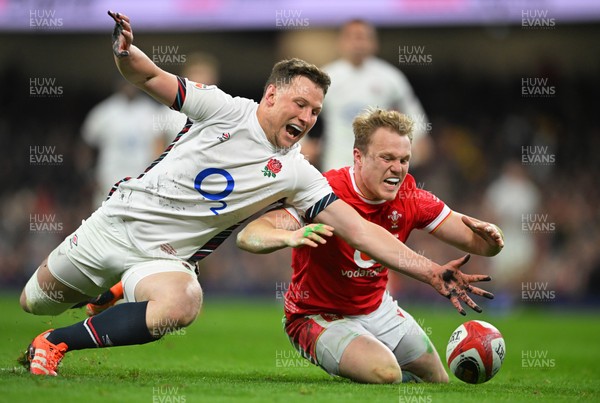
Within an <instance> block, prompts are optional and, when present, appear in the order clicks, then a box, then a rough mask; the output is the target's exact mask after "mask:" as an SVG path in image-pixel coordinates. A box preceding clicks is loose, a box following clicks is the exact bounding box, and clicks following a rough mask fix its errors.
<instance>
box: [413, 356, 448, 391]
mask: <svg viewBox="0 0 600 403" xmlns="http://www.w3.org/2000/svg"><path fill="white" fill-rule="evenodd" d="M402 369H403V370H405V371H409V372H411V373H413V374H415V375H416V376H418V377H419V378H421V379H422V380H424V381H425V382H434V383H448V374H447V373H446V370H445V369H444V365H443V364H442V361H441V360H440V356H439V355H438V353H437V351H436V350H435V349H434V348H432V351H428V352H425V353H423V354H422V355H421V356H420V357H419V358H417V359H416V360H414V361H412V362H410V363H408V364H404V365H403V366H402Z"/></svg>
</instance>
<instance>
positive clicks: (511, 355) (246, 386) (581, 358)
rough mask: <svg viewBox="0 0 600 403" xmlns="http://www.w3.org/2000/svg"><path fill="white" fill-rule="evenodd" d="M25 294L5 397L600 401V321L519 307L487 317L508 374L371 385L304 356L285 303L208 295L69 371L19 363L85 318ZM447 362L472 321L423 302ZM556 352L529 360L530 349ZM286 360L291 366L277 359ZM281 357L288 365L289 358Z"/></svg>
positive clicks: (14, 312) (2, 348)
mask: <svg viewBox="0 0 600 403" xmlns="http://www.w3.org/2000/svg"><path fill="white" fill-rule="evenodd" d="M17 301H18V299H17V296H16V295H4V296H0V312H1V313H2V315H1V316H0V337H1V338H2V343H1V344H0V368H2V369H1V371H0V401H6V402H27V403H34V402H56V401H58V402H72V401H73V402H75V401H76V402H85V403H91V402H106V401H113V402H186V403H190V402H236V401H237V402H285V403H292V402H311V403H315V402H369V403H375V402H461V403H462V402H478V403H481V402H532V401H539V402H549V401H550V402H552V401H562V402H572V401H576V400H584V401H585V400H587V401H599V400H600V370H599V366H598V363H599V362H600V342H599V338H598V336H599V335H600V316H599V315H597V313H594V312H591V313H587V314H585V313H576V312H543V311H519V312H515V313H513V314H511V315H506V316H498V317H494V316H488V315H485V314H482V315H477V314H475V313H469V316H468V317H467V319H482V320H487V321H489V322H491V323H493V324H494V325H496V327H498V328H499V329H500V330H501V331H502V333H503V335H504V339H505V341H506V347H507V354H506V360H505V362H504V366H503V368H502V370H501V371H500V372H499V373H498V375H497V376H496V377H495V378H494V379H492V380H491V381H489V382H488V383H486V384H482V385H468V384H465V383H462V382H460V381H459V380H457V379H456V378H453V377H451V382H450V384H448V385H422V384H419V385H416V384H410V385H361V384H355V383H352V382H349V381H346V380H342V379H334V378H332V377H330V376H328V375H327V374H325V373H324V372H323V371H322V370H320V369H319V368H316V367H314V366H309V365H308V364H307V363H305V362H304V361H302V360H300V359H297V358H296V357H295V355H294V353H293V352H292V349H291V347H290V345H289V343H288V341H287V339H286V337H285V336H284V334H283V332H282V330H281V322H280V319H281V309H280V307H279V306H278V305H277V304H274V303H267V302H257V301H252V300H240V301H235V302H225V301H223V300H216V299H212V300H211V299H210V298H207V301H206V304H205V307H204V310H203V312H202V315H201V317H200V318H199V319H198V320H197V321H196V322H195V323H194V324H193V325H192V326H191V327H190V328H188V329H185V330H182V331H180V332H179V333H178V334H172V335H169V336H167V337H166V338H164V339H163V340H161V341H159V342H156V343H151V344H148V345H144V346H132V347H118V348H112V349H102V350H100V349H98V350H85V351H74V352H70V353H68V355H67V356H66V358H65V360H64V361H63V364H62V366H61V368H60V375H59V376H58V377H55V378H54V377H34V376H32V375H29V374H28V373H25V372H24V371H22V370H21V369H20V368H18V367H17V366H16V358H17V357H18V355H19V353H20V352H21V351H22V350H24V348H25V347H26V345H27V344H28V343H29V341H30V340H31V339H32V338H33V336H35V335H37V334H38V333H40V332H41V331H43V330H45V329H47V328H49V327H60V326H64V325H68V324H71V323H74V322H75V321H76V320H79V319H81V318H83V312H82V311H69V312H68V313H66V314H63V315H61V316H59V317H55V318H50V317H35V316H32V315H28V314H25V313H23V312H21V310H20V308H19V307H18V302H17ZM410 311H411V312H412V313H413V315H414V316H415V318H416V319H417V320H418V321H419V322H420V323H421V325H422V326H423V327H424V329H425V330H426V331H427V332H428V333H429V334H430V337H431V339H432V341H433V342H434V344H435V345H436V347H437V349H438V352H440V355H441V356H442V357H444V355H445V347H446V342H447V341H448V337H449V336H450V333H451V332H452V331H453V330H454V329H455V328H456V327H457V326H458V325H459V324H460V323H461V322H462V321H463V320H466V319H463V318H462V317H461V316H459V315H458V314H456V312H455V311H453V309H452V307H451V306H450V305H448V307H447V308H446V309H443V308H438V309H436V310H426V309H412V310H410ZM526 353H530V354H534V355H536V356H539V355H542V356H544V355H545V357H544V358H543V359H541V360H538V361H535V360H534V361H531V365H530V367H528V366H527V363H525V364H524V363H523V357H522V356H523V354H526ZM278 358H281V359H282V360H283V361H285V363H286V364H289V363H290V362H291V363H292V364H293V366H291V365H286V366H282V365H277V359H278ZM280 362H281V361H280Z"/></svg>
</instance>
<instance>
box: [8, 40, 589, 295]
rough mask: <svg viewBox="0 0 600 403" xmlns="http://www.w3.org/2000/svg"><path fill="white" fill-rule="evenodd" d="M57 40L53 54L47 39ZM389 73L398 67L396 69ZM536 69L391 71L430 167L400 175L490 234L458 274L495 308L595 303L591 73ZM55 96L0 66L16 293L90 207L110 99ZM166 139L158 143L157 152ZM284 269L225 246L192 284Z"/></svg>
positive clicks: (273, 257)
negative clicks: (412, 105) (401, 79)
mask: <svg viewBox="0 0 600 403" xmlns="http://www.w3.org/2000/svg"><path fill="white" fill-rule="evenodd" d="M386 33H387V35H388V36H391V35H401V31H400V30H399V31H398V33H395V32H391V31H389V30H388V32H386ZM239 35H242V33H239ZM140 37H142V34H140ZM56 42H57V46H60V45H59V44H58V43H59V42H60V38H57V41H56ZM448 46H452V44H451V43H449V44H448ZM105 51H106V54H103V55H102V59H103V60H104V59H106V56H107V55H110V46H109V45H108V44H107V46H106V49H105ZM590 51H592V49H590ZM433 56H434V57H435V54H434V55H433ZM521 56H523V57H525V56H524V55H521ZM88 57H89V56H88ZM99 57H100V56H99ZM464 57H465V58H476V57H477V55H464ZM274 61H276V60H275V59H274V60H264V61H263V64H262V65H264V70H263V71H261V73H260V74H261V76H258V77H255V75H252V76H251V77H248V80H247V87H245V88H243V89H242V90H240V91H237V90H236V88H235V87H234V86H232V85H231V83H227V81H226V77H221V82H223V86H224V87H223V88H225V90H226V91H227V92H229V93H231V94H233V95H245V96H249V97H252V98H254V99H256V100H257V101H258V100H259V98H260V95H261V91H262V86H263V84H264V80H265V79H266V77H267V75H268V73H269V70H270V66H271V65H272V62H274ZM73 62H74V61H69V62H68V63H73ZM388 62H389V63H391V64H393V65H395V66H396V67H397V68H399V69H403V67H405V66H401V65H399V64H398V60H397V59H396V60H388ZM582 62H583V61H582ZM65 63H67V62H65ZM245 63H246V62H245ZM245 63H240V66H239V67H240V68H241V69H242V71H240V72H239V74H240V75H243V74H244V71H243V66H244V64H245ZM248 63H250V62H249V61H248ZM164 67H165V69H167V70H178V69H180V68H181V66H176V68H175V67H173V68H171V67H172V66H164ZM537 68H538V70H537V71H536V72H533V74H532V72H531V71H523V72H521V73H519V72H514V73H511V74H509V75H504V76H502V77H496V76H494V74H492V73H490V72H488V71H480V72H479V73H469V74H466V73H464V72H461V71H457V70H453V69H448V70H444V69H443V68H440V66H439V65H438V66H436V70H435V72H436V73H435V74H431V72H430V71H428V69H427V68H426V67H423V68H416V67H414V66H413V67H410V66H409V67H408V68H406V69H403V70H404V72H405V74H406V76H407V78H408V79H409V81H410V83H411V85H412V87H413V90H414V92H415V94H416V95H417V96H418V98H419V100H420V102H421V104H422V106H423V108H424V110H425V112H426V114H427V117H428V119H429V124H428V125H427V128H426V130H427V135H429V136H430V137H431V140H432V142H431V143H432V150H431V156H430V158H429V159H428V160H427V161H426V162H424V163H422V164H419V166H417V167H415V168H414V169H411V173H412V174H413V175H414V176H415V178H416V181H417V183H418V184H419V186H420V187H422V188H424V189H426V190H429V191H431V192H433V193H434V194H436V195H437V196H438V197H440V198H441V199H442V200H444V201H445V202H446V203H447V204H448V205H449V206H450V207H451V208H453V209H456V210H458V211H461V212H463V213H465V214H468V215H471V216H475V217H478V218H481V219H483V220H487V221H491V222H494V223H497V224H498V225H499V226H500V227H501V228H502V229H503V231H504V234H505V237H506V247H505V250H504V251H503V252H501V254H500V255H498V256H497V257H494V258H491V259H490V258H481V257H475V258H473V259H472V260H471V262H469V263H468V264H467V266H465V267H464V270H465V271H467V272H479V273H489V274H490V275H491V276H492V277H493V282H492V283H489V284H485V286H488V288H489V289H490V290H492V291H494V292H495V293H496V294H497V296H498V298H497V300H496V302H495V303H496V304H507V305H510V304H516V303H521V304H525V303H530V304H535V303H536V302H547V303H552V304H556V305H560V304H561V303H567V302H568V303H577V304H598V303H600V299H599V298H598V295H600V293H599V290H600V208H599V207H598V206H600V191H599V187H598V173H600V159H599V158H598V157H597V156H598V155H599V154H600V123H599V122H598V120H596V119H595V114H596V113H597V101H596V99H597V96H598V93H599V90H600V74H588V75H572V74H568V73H565V72H563V71H561V68H560V65H557V64H556V63H553V60H552V59H551V58H550V59H548V60H544V61H543V62H540V63H539V64H538V65H537ZM115 72H116V69H115V70H114V71H108V72H106V74H107V76H110V77H113V76H114V73H115ZM596 73H600V71H597V70H596ZM225 76H226V75H225ZM526 77H538V78H544V79H546V80H545V81H539V82H534V81H527V80H526V79H525V78H526ZM89 79H90V80H92V81H93V79H94V78H93V77H90V78H89ZM62 85H63V86H64V87H65V91H64V93H62V94H58V93H56V91H55V94H53V95H48V94H47V95H46V96H35V94H33V95H32V93H31V90H30V89H31V88H32V86H33V87H35V86H37V87H38V88H46V89H49V88H50V89H51V88H53V87H52V84H51V83H50V82H46V83H41V82H35V81H34V82H33V83H32V82H31V74H28V73H24V72H23V71H22V69H21V67H20V66H19V63H18V61H16V60H9V59H6V58H5V59H4V60H3V61H2V63H0V88H1V91H0V147H1V149H2V150H3V157H2V158H1V159H0V167H1V169H0V178H1V179H0V183H1V184H2V187H1V188H0V271H1V275H0V289H11V290H20V289H21V288H22V286H23V285H24V284H25V281H26V280H27V279H28V277H29V276H30V275H31V273H33V272H34V270H35V269H36V268H37V266H38V265H39V263H40V262H41V261H42V259H43V258H44V257H45V256H46V255H47V254H48V253H49V252H50V251H51V250H52V249H53V248H54V247H55V246H56V245H57V244H58V243H59V242H60V241H61V240H62V239H63V238H64V237H66V236H67V235H69V234H70V233H71V231H73V230H74V229H75V228H77V226H78V225H79V223H80V221H81V220H82V219H84V218H86V217H87V216H89V214H91V212H92V211H93V210H94V209H95V208H97V204H98V201H97V198H96V197H95V194H96V192H97V184H98V179H97V177H96V167H97V164H98V161H99V160H100V156H99V153H100V151H99V149H98V145H97V144H96V146H94V145H93V144H92V143H89V142H86V141H85V139H84V129H83V128H84V127H85V123H84V122H85V120H86V117H87V116H88V114H89V113H90V111H91V110H92V109H93V108H94V107H95V106H96V105H98V104H99V103H100V102H102V101H103V100H105V99H106V98H108V97H109V96H110V95H111V94H112V90H113V89H112V88H106V87H105V86H104V87H101V86H95V85H92V84H91V85H89V86H88V85H79V86H73V87H69V86H68V85H67V83H65V82H63V83H62ZM56 87H57V85H56V84H55V85H54V88H55V90H56ZM249 88H250V90H249ZM38 95H39V94H38ZM142 96H143V97H144V96H145V95H142ZM145 102H153V101H149V100H148V99H146V100H145ZM123 112H125V113H127V110H125V111H123ZM153 113H154V118H153V122H154V127H153V130H154V129H161V130H162V129H165V128H166V127H168V126H169V124H167V123H166V122H167V120H165V119H167V118H163V117H162V116H164V115H163V113H164V114H167V113H168V110H166V108H163V110H158V109H157V110H156V112H153ZM113 123H115V122H113ZM147 123H148V122H147ZM150 123H152V122H150ZM173 135H174V134H172V133H164V139H165V143H168V141H169V138H168V137H169V136H173ZM171 138H172V137H171ZM149 162H150V160H149V161H148V163H149ZM134 174H136V173H134ZM106 192H108V189H106ZM408 243H409V245H410V246H411V247H412V248H413V249H414V250H416V251H417V252H419V253H421V254H424V255H425V256H427V257H430V258H431V259H433V260H435V261H437V262H439V263H441V262H445V261H447V260H449V259H453V258H457V257H459V256H460V255H461V253H460V252H459V251H457V250H454V249H452V248H450V247H448V246H444V245H442V244H441V243H440V242H439V241H436V240H435V239H434V238H433V237H431V236H429V235H427V234H422V233H417V234H413V236H411V239H409V242H408ZM289 263H290V251H289V250H286V251H280V252H277V253H274V254H270V255H260V256H253V255H250V254H248V253H245V252H242V251H239V250H238V249H237V248H236V246H235V235H234V236H233V237H232V238H231V239H229V240H228V241H227V242H226V243H225V244H224V245H223V246H222V247H221V248H220V249H218V250H217V251H216V252H215V253H213V255H211V256H209V257H208V258H206V259H205V260H204V261H202V262H201V274H200V280H201V284H202V285H203V288H204V290H205V292H206V294H207V295H211V294H212V295H216V294H225V295H237V296H248V295H252V296H263V297H267V298H273V299H280V298H281V291H282V290H284V289H285V288H287V285H288V284H289V281H290V275H291V269H290V268H289ZM391 277H392V281H391V291H392V292H393V294H394V295H395V297H397V298H398V299H399V300H400V303H401V304H402V303H403V301H409V300H410V301H419V300H422V301H431V300H434V299H435V298H433V297H432V295H433V294H432V293H433V292H434V291H433V290H431V289H430V288H429V287H427V286H424V285H421V284H418V283H417V282H416V281H415V280H412V279H408V278H403V277H402V276H399V275H396V274H395V273H393V274H391ZM534 291H538V292H537V293H536V292H534ZM540 291H544V292H540ZM439 300H440V302H441V303H446V302H444V301H443V299H442V298H439Z"/></svg>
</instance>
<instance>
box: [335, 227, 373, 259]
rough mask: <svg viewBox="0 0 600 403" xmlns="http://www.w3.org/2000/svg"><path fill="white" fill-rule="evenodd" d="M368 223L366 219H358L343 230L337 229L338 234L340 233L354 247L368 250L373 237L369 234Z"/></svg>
mask: <svg viewBox="0 0 600 403" xmlns="http://www.w3.org/2000/svg"><path fill="white" fill-rule="evenodd" d="M368 224H369V223H367V222H366V221H358V222H355V223H352V224H349V225H347V226H346V227H345V228H344V229H343V231H342V230H340V231H338V230H336V235H339V236H340V237H342V239H344V241H346V243H347V244H348V245H350V246H351V247H352V248H354V249H356V250H360V251H364V252H366V250H368V249H369V245H370V244H371V242H372V241H373V238H372V237H371V236H369V231H368V227H367V226H368Z"/></svg>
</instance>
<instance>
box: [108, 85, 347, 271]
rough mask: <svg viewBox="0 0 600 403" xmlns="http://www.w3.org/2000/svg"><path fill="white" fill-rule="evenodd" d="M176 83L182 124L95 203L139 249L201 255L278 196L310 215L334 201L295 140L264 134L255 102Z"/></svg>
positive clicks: (277, 198)
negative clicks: (280, 143)
mask: <svg viewBox="0 0 600 403" xmlns="http://www.w3.org/2000/svg"><path fill="white" fill-rule="evenodd" d="M178 83H179V93H178V96H177V99H176V101H175V103H174V105H173V108H174V109H180V110H181V111H182V112H183V113H185V114H186V115H187V116H188V118H189V122H188V125H186V128H185V129H184V130H183V131H182V133H180V134H179V135H178V136H177V137H176V139H175V140H174V142H173V143H172V144H171V145H170V146H169V147H168V148H167V151H165V153H163V155H162V156H161V157H160V158H159V159H158V160H157V161H155V163H154V164H153V165H151V166H150V168H148V169H147V170H146V172H145V173H143V174H142V175H140V176H139V177H138V178H136V179H126V180H124V181H122V182H120V183H119V184H118V185H117V186H116V189H114V192H113V193H112V195H111V197H110V198H109V199H108V200H107V201H105V202H104V204H103V206H102V207H101V208H102V209H103V211H104V212H105V213H106V214H107V215H109V216H118V217H120V218H122V219H123V220H124V221H125V226H126V228H127V231H128V234H129V236H130V238H131V240H132V242H133V243H134V245H135V246H136V247H137V248H139V249H140V250H141V251H145V252H147V253H151V254H152V253H158V254H159V255H160V254H161V252H158V251H159V250H160V251H162V252H167V253H170V254H173V255H176V256H178V257H180V258H182V259H190V258H191V259H193V260H197V259H201V258H202V257H204V256H206V255H207V254H208V253H210V252H211V251H212V250H214V249H215V248H216V247H217V246H218V245H219V244H220V243H221V242H222V241H223V240H224V239H225V238H226V236H227V235H229V234H230V233H231V227H232V226H235V225H236V224H238V223H240V222H241V221H243V220H245V219H246V218H248V217H250V216H251V215H252V214H254V213H256V212H259V211H260V210H262V209H263V208H265V207H268V206H269V205H271V204H273V203H275V202H277V201H280V200H282V199H285V202H286V203H287V204H291V205H293V206H294V207H296V209H298V210H299V211H300V213H301V214H303V215H306V216H308V217H309V219H310V218H312V217H314V216H315V215H316V214H318V213H319V212H320V211H321V210H322V209H323V208H324V207H325V206H327V205H328V204H329V203H331V201H333V200H335V195H334V194H333V193H332V190H331V187H330V186H329V184H328V182H327V180H326V179H325V178H324V177H323V176H322V175H321V173H320V172H319V171H317V169H316V168H314V167H313V166H312V165H310V164H309V163H308V162H307V161H306V160H305V159H304V157H303V156H302V155H301V154H300V151H299V150H300V147H299V145H297V144H296V145H294V146H293V147H291V148H290V149H283V150H282V149H277V148H276V147H275V146H274V145H273V144H271V143H270V142H269V141H268V140H267V137H266V134H265V133H264V131H263V129H262V128H261V126H260V124H259V122H258V118H257V116H256V112H257V108H258V104H257V103H256V102H254V101H252V100H249V99H245V98H240V97H235V98H233V97H231V96H230V95H228V94H226V93H224V92H223V91H221V90H220V89H218V88H217V87H215V86H205V85H203V84H197V83H194V82H191V81H189V80H187V79H181V78H178ZM228 229H229V231H228Z"/></svg>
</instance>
